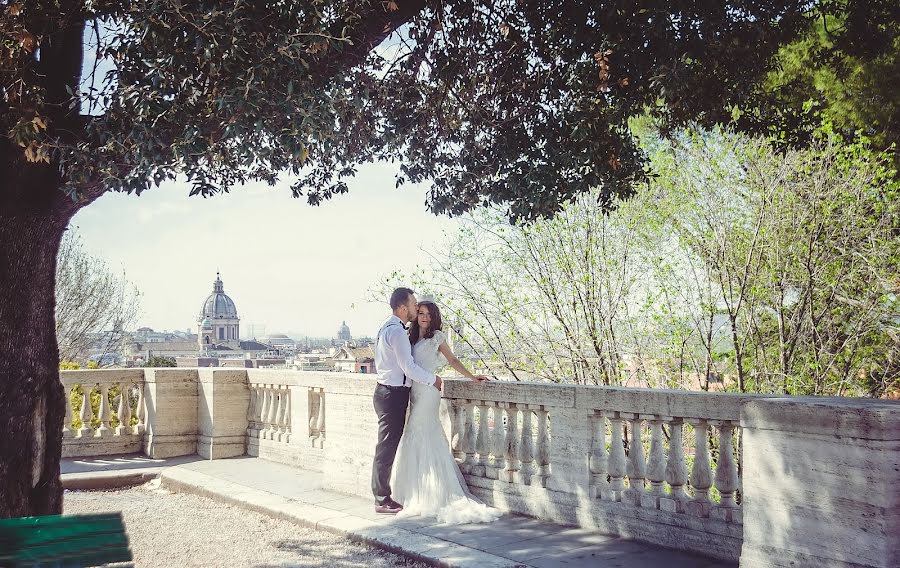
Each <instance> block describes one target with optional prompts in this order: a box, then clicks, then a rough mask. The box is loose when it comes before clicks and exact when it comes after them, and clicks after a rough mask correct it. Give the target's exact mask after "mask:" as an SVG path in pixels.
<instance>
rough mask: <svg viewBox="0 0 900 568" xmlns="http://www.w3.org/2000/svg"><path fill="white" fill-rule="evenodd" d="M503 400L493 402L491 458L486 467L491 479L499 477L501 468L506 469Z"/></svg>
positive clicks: (501, 474)
mask: <svg viewBox="0 0 900 568" xmlns="http://www.w3.org/2000/svg"><path fill="white" fill-rule="evenodd" d="M505 406H506V403H505V402H498V403H496V404H495V406H494V409H493V412H494V428H493V429H492V430H491V459H490V465H489V466H488V468H487V476H488V477H489V478H491V479H501V478H502V477H503V470H505V469H506V432H505V431H504V429H503V408H504V407H505Z"/></svg>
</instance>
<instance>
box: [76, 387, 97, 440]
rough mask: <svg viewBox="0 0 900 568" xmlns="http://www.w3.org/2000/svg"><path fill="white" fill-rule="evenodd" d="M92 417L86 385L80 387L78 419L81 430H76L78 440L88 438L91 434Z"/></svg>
mask: <svg viewBox="0 0 900 568" xmlns="http://www.w3.org/2000/svg"><path fill="white" fill-rule="evenodd" d="M93 415H94V413H93V411H92V410H91V389H90V387H89V386H87V385H82V387H81V411H80V412H79V413H78V417H79V418H81V428H79V429H78V437H79V438H83V437H85V436H88V435H89V434H90V433H91V431H92V429H91V418H92V417H93Z"/></svg>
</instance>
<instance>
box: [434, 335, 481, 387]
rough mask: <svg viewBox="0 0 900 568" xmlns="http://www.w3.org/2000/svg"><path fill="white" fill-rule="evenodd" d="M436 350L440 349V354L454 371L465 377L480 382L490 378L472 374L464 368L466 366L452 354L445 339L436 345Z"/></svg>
mask: <svg viewBox="0 0 900 568" xmlns="http://www.w3.org/2000/svg"><path fill="white" fill-rule="evenodd" d="M438 351H440V352H441V354H442V355H443V356H444V357H446V358H447V362H448V363H450V366H451V367H453V368H454V369H456V372H457V373H459V374H460V375H462V376H464V377H467V378H469V379H471V380H473V381H479V382H481V381H487V380H490V379H488V377H486V376H484V375H473V374H472V373H470V372H469V370H468V369H466V366H465V365H463V364H462V363H460V362H459V359H457V358H456V356H455V355H454V354H453V351H451V350H450V346H449V345H447V342H446V341H442V342H441V344H440V345H439V346H438Z"/></svg>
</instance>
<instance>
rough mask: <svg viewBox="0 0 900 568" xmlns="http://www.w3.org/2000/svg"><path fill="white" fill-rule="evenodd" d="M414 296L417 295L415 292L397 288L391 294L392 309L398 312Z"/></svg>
mask: <svg viewBox="0 0 900 568" xmlns="http://www.w3.org/2000/svg"><path fill="white" fill-rule="evenodd" d="M413 294H415V292H413V291H412V290H411V289H409V288H405V287H400V288H397V289H396V290H394V291H393V292H391V309H392V310H396V309H397V308H399V307H400V306H402V305H404V304H406V300H408V299H409V297H410V296H411V295H413Z"/></svg>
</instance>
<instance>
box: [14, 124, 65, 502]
mask: <svg viewBox="0 0 900 568" xmlns="http://www.w3.org/2000/svg"><path fill="white" fill-rule="evenodd" d="M17 150H19V151H17ZM0 179H3V180H4V181H3V182H2V183H3V184H4V185H2V186H0V428H2V435H0V518H7V517H21V516H34V515H48V514H54V513H56V514H58V513H61V512H62V485H61V483H60V479H59V461H60V456H61V453H62V425H63V419H64V417H65V395H64V393H63V388H62V386H61V385H60V382H59V355H58V353H57V346H56V326H55V321H54V306H55V295H54V288H55V281H56V253H57V251H58V249H59V244H60V240H61V239H62V235H63V232H64V231H65V230H66V226H67V225H68V222H69V220H70V219H71V217H72V215H73V214H74V213H75V211H77V209H78V208H79V207H78V205H76V204H74V203H72V202H71V200H69V199H68V198H67V197H66V196H65V195H64V194H63V193H62V192H61V191H60V190H59V184H60V181H59V176H58V173H57V172H56V170H55V168H53V167H51V166H48V165H43V164H40V165H38V164H28V163H25V162H24V160H23V159H22V157H21V150H20V149H16V148H12V147H11V144H9V142H7V141H4V142H3V143H0Z"/></svg>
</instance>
